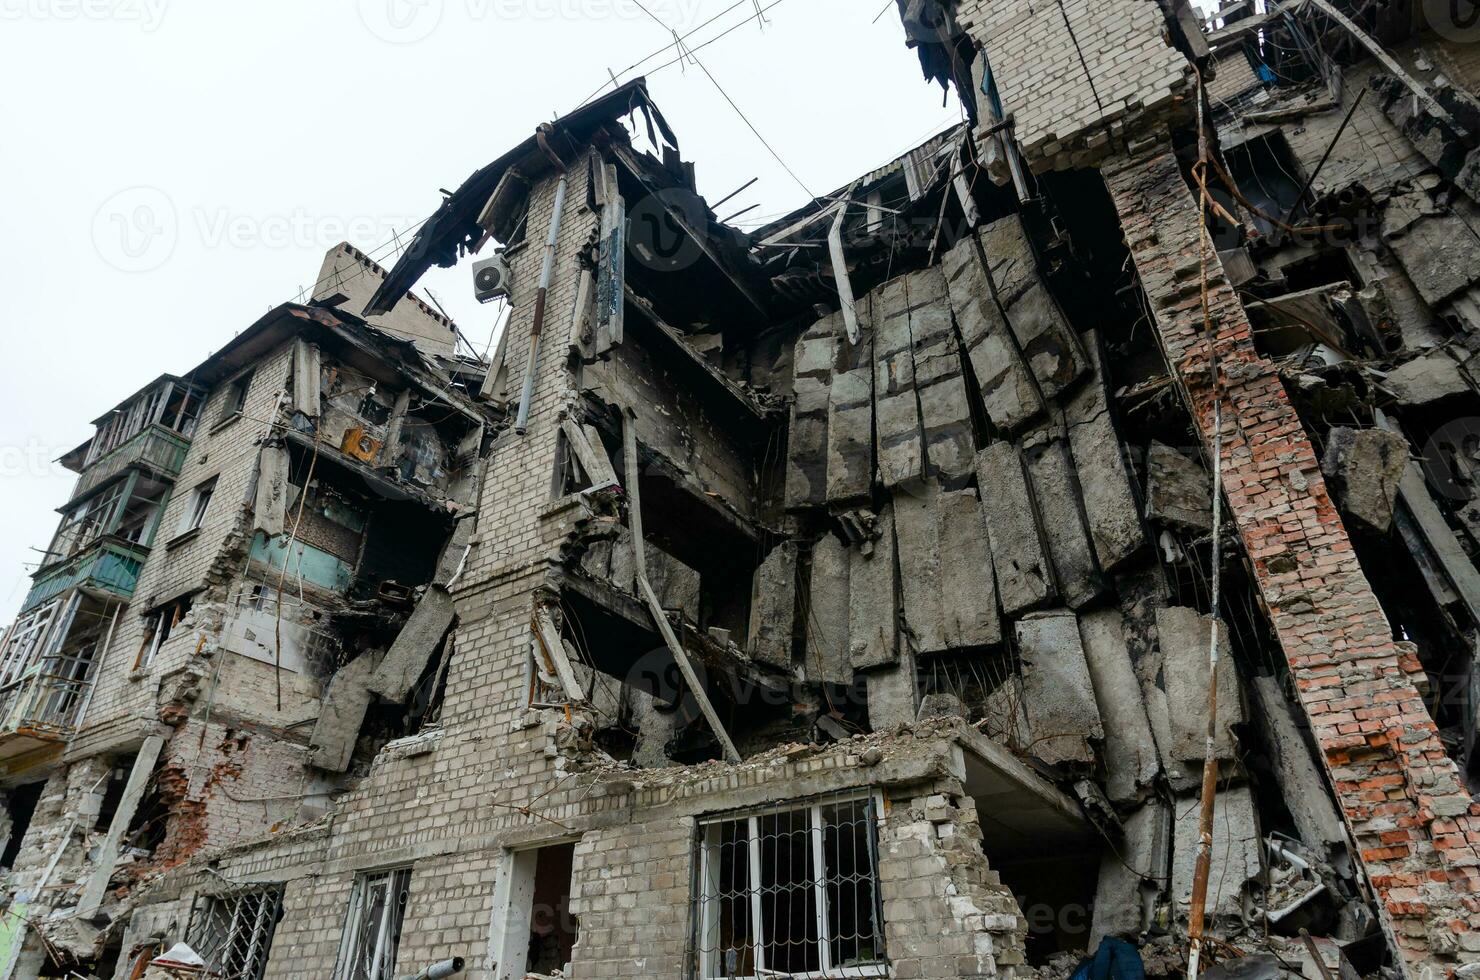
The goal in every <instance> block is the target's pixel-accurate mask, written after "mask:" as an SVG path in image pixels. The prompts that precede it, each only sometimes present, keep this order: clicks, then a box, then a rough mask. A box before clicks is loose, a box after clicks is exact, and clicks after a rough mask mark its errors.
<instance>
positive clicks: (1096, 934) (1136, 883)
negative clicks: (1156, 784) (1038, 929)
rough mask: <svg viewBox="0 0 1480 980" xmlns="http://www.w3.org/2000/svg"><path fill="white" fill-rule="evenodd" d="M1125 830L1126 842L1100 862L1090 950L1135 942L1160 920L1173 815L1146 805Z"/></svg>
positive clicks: (1108, 851) (1156, 805)
mask: <svg viewBox="0 0 1480 980" xmlns="http://www.w3.org/2000/svg"><path fill="white" fill-rule="evenodd" d="M1121 826H1122V827H1123V828H1124V830H1125V835H1124V837H1123V838H1122V840H1120V841H1118V842H1115V843H1113V844H1112V845H1111V846H1110V847H1108V848H1107V849H1106V851H1105V853H1104V855H1103V856H1102V857H1101V858H1100V876H1099V883H1098V884H1097V886H1096V887H1095V905H1094V917H1093V919H1092V920H1091V923H1090V930H1089V946H1088V948H1090V949H1095V948H1097V947H1098V946H1099V943H1100V940H1101V939H1103V938H1104V937H1106V936H1118V937H1121V938H1126V939H1130V938H1134V937H1135V936H1138V935H1140V934H1141V932H1142V931H1144V930H1145V929H1146V928H1147V927H1148V926H1149V925H1150V924H1151V922H1152V920H1153V918H1154V916H1155V906H1156V900H1157V897H1158V896H1159V895H1160V893H1161V890H1162V886H1161V882H1163V881H1164V880H1165V879H1166V877H1167V855H1168V854H1169V853H1170V852H1171V846H1172V841H1171V837H1172V811H1171V807H1169V806H1167V805H1166V804H1165V803H1162V802H1159V801H1155V802H1150V803H1146V804H1144V805H1142V806H1141V807H1139V808H1138V809H1136V810H1135V811H1134V812H1133V813H1131V815H1130V816H1128V817H1126V818H1125V819H1124V820H1123V821H1122V822H1121Z"/></svg>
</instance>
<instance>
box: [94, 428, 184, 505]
mask: <svg viewBox="0 0 1480 980" xmlns="http://www.w3.org/2000/svg"><path fill="white" fill-rule="evenodd" d="M189 448H190V440H189V439H186V438H185V437H184V436H182V435H180V434H179V433H178V432H175V431H173V430H172V429H167V428H165V427H164V426H163V425H159V424H155V425H151V426H149V427H148V428H147V429H145V430H144V431H143V432H140V433H139V434H138V435H136V436H134V437H133V438H132V439H130V440H128V441H127V442H125V443H123V444H122V445H120V446H118V447H117V448H116V449H114V450H113V451H112V452H109V453H108V454H107V455H106V456H102V457H100V458H99V459H96V460H94V461H93V462H92V463H90V464H88V466H87V468H86V469H84V470H83V471H82V475H81V476H80V477H78V478H77V486H76V488H74V489H73V491H72V498H71V499H73V500H76V499H77V498H78V497H82V496H84V495H86V494H87V493H88V492H89V491H91V490H93V489H95V488H96V487H99V486H101V485H102V484H103V483H105V482H107V481H108V480H109V479H111V478H112V477H114V476H116V475H118V474H119V473H122V472H123V471H124V470H125V469H127V468H128V467H130V466H133V465H135V464H140V465H143V466H145V467H147V468H148V469H151V470H153V471H154V472H156V473H158V474H159V475H161V476H164V477H170V478H173V477H176V476H179V475H180V467H181V466H183V465H184V463H185V451H186V450H187V449H189Z"/></svg>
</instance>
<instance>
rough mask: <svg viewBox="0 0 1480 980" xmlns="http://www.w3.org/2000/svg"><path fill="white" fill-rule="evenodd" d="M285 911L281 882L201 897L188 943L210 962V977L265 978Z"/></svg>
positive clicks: (192, 912)
mask: <svg viewBox="0 0 1480 980" xmlns="http://www.w3.org/2000/svg"><path fill="white" fill-rule="evenodd" d="M282 907H283V885H282V883H280V882H279V883H273V884H268V885H254V886H250V887H246V888H239V889H234V890H232V891H229V892H222V893H219V894H214V895H200V896H197V897H196V902H195V905H194V906H193V907H192V908H191V910H190V924H189V926H188V928H187V929H186V935H187V936H188V937H189V938H188V939H187V940H186V942H188V943H189V944H190V947H191V948H192V949H194V950H195V951H196V952H197V953H199V954H200V956H201V958H202V959H204V960H205V962H206V971H205V972H206V974H207V975H215V976H219V977H223V978H231V980H262V975H263V974H264V973H266V972H267V959H268V956H269V955H270V954H271V952H272V940H273V936H274V933H275V932H276V931H277V924H278V920H279V919H280V918H281V917H282Z"/></svg>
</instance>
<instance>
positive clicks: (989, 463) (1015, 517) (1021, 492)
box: [976, 442, 1058, 616]
mask: <svg viewBox="0 0 1480 980" xmlns="http://www.w3.org/2000/svg"><path fill="white" fill-rule="evenodd" d="M976 472H977V485H978V486H979V487H980V488H981V496H982V508H983V510H984V511H985V513H986V517H987V534H988V538H989V540H990V542H991V547H992V566H993V568H994V569H995V571H996V573H997V594H998V596H999V597H1000V598H1001V600H1002V611H1003V612H1004V613H1006V614H1007V615H1008V616H1015V615H1018V614H1019V613H1022V612H1025V611H1027V610H1029V609H1032V608H1034V607H1037V606H1042V605H1046V604H1047V603H1049V602H1051V601H1053V599H1054V598H1055V597H1056V596H1057V595H1058V591H1057V589H1056V588H1055V587H1054V581H1053V573H1052V572H1051V571H1050V570H1049V564H1048V548H1047V546H1046V544H1045V543H1044V540H1043V536H1042V533H1041V532H1040V531H1039V529H1038V520H1037V517H1036V515H1035V514H1034V512H1033V498H1032V495H1031V494H1030V492H1029V490H1028V477H1027V474H1026V473H1025V472H1024V470H1023V461H1022V456H1021V455H1020V454H1019V453H1018V449H1017V447H1016V446H1014V445H1013V444H1012V443H1010V442H999V443H996V444H994V445H991V446H988V447H987V448H986V449H984V450H982V451H981V452H980V453H978V454H977V457H976Z"/></svg>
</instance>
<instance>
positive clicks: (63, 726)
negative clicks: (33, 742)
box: [0, 672, 87, 754]
mask: <svg viewBox="0 0 1480 980" xmlns="http://www.w3.org/2000/svg"><path fill="white" fill-rule="evenodd" d="M86 690H87V680H86V679H83V680H76V679H73V678H69V677H65V676H62V675H59V674H50V673H40V672H38V673H34V674H31V675H29V676H26V677H22V678H21V679H20V680H18V681H15V682H14V683H12V684H8V685H6V686H5V687H4V688H0V740H9V739H10V738H11V737H13V736H28V737H30V738H32V739H39V740H41V741H60V740H62V739H65V738H66V737H67V736H69V735H70V734H72V726H73V724H74V723H75V722H76V720H77V709H78V707H79V706H80V705H81V704H82V698H83V694H84V693H85V692H86ZM0 754H3V753H0Z"/></svg>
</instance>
